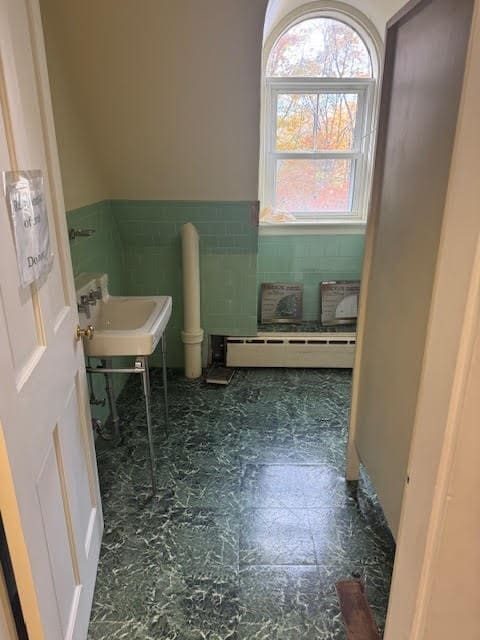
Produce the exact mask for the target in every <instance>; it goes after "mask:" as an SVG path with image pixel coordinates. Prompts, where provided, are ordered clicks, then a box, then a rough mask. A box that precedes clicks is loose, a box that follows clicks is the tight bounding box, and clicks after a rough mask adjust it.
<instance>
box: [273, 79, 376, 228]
mask: <svg viewBox="0 0 480 640" xmlns="http://www.w3.org/2000/svg"><path fill="white" fill-rule="evenodd" d="M266 84H267V113H268V117H269V123H268V125H269V126H268V128H267V139H266V145H265V148H266V161H265V168H266V171H265V178H266V181H265V194H264V195H265V202H267V203H269V204H271V205H272V206H273V207H275V206H276V203H275V198H276V175H277V162H278V161H279V160H282V159H291V160H294V159H309V160H315V159H319V160H322V159H348V160H351V161H352V182H351V193H350V203H351V204H350V209H349V210H347V211H340V212H339V211H318V212H300V211H294V212H292V213H294V214H295V216H296V217H298V218H301V219H303V220H307V219H308V220H312V221H321V220H323V219H328V220H332V219H343V220H345V219H348V220H352V221H353V220H364V219H365V218H366V208H367V197H368V194H367V184H366V183H367V169H368V152H369V149H370V144H369V132H370V127H371V121H372V107H373V103H372V100H373V89H374V85H375V81H374V80H371V79H355V80H349V79H348V80H345V79H341V80H339V79H338V78H322V79H313V80H312V79H311V78H310V79H305V78H297V77H295V78H267V80H266ZM329 93H346V94H352V93H355V94H357V96H358V98H357V100H358V101H357V113H356V122H355V129H354V132H353V146H352V150H351V151H344V150H342V151H332V150H328V151H289V152H285V151H277V150H276V144H277V114H278V111H277V109H278V106H277V105H278V96H279V95H281V94H283V95H285V94H286V95H288V94H295V95H301V94H314V95H318V94H329Z"/></svg>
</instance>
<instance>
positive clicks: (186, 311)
mask: <svg viewBox="0 0 480 640" xmlns="http://www.w3.org/2000/svg"><path fill="white" fill-rule="evenodd" d="M182 267H183V331H182V341H183V344H184V350H185V376H186V377H187V378H199V377H200V376H201V375H202V342H203V329H201V328H200V254H199V243H198V232H197V230H196V228H195V227H194V225H193V224H192V223H191V222H187V224H184V225H183V226H182Z"/></svg>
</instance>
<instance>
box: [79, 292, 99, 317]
mask: <svg viewBox="0 0 480 640" xmlns="http://www.w3.org/2000/svg"><path fill="white" fill-rule="evenodd" d="M90 293H93V291H91V292H90ZM95 304H97V300H96V299H95V298H92V297H91V296H90V294H89V295H83V296H80V302H79V303H78V304H77V308H78V310H79V312H80V313H84V314H85V315H86V317H87V318H90V306H91V305H95Z"/></svg>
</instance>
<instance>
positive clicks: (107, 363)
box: [102, 358, 120, 442]
mask: <svg viewBox="0 0 480 640" xmlns="http://www.w3.org/2000/svg"><path fill="white" fill-rule="evenodd" d="M102 366H103V367H104V368H105V369H112V368H113V367H112V359H111V358H105V359H104V360H102ZM105 386H106V387H107V397H108V404H109V405H110V415H111V416H112V427H113V429H112V436H113V440H114V442H118V441H119V440H120V417H119V415H118V410H117V401H116V400H115V390H114V388H113V377H112V374H111V373H106V374H105Z"/></svg>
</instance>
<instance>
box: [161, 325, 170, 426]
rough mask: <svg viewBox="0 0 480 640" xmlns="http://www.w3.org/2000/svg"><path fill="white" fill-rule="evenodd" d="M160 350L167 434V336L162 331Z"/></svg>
mask: <svg viewBox="0 0 480 640" xmlns="http://www.w3.org/2000/svg"><path fill="white" fill-rule="evenodd" d="M161 350H162V378H163V405H164V411H165V435H166V436H168V431H169V425H168V387H167V338H166V336H165V333H163V335H162V338H161Z"/></svg>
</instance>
